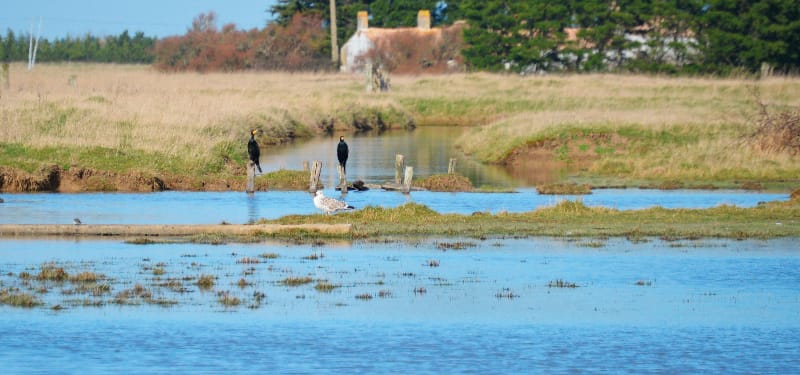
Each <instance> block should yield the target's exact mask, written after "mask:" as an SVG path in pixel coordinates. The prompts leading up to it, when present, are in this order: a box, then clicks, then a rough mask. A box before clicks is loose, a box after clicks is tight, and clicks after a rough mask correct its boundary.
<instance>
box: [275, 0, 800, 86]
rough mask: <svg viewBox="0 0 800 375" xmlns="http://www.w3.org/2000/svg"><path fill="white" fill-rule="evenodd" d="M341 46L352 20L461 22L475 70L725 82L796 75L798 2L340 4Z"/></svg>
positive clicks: (303, 0) (308, 3)
mask: <svg viewBox="0 0 800 375" xmlns="http://www.w3.org/2000/svg"><path fill="white" fill-rule="evenodd" d="M336 4H337V14H338V15H339V18H338V20H337V29H338V31H339V32H338V33H337V34H338V36H337V37H338V39H339V40H340V41H343V40H346V39H345V38H346V37H347V36H349V35H352V33H353V31H354V30H355V22H356V19H355V14H356V12H357V11H358V10H368V11H369V12H370V21H369V22H370V26H375V27H396V26H413V25H414V23H415V21H414V20H415V17H416V12H417V11H418V10H419V9H430V10H431V12H432V16H433V19H432V21H433V24H434V25H437V26H442V25H446V24H451V23H453V22H455V21H457V20H466V21H467V23H468V27H467V28H465V29H464V35H463V40H464V44H465V45H464V48H463V50H462V54H463V57H464V60H465V62H466V64H467V65H468V67H469V68H470V69H471V70H489V71H499V70H506V69H508V70H513V71H518V72H527V73H532V72H537V71H575V72H583V71H632V72H660V73H713V74H728V73H730V72H731V71H733V70H741V71H745V72H757V71H759V70H760V69H762V66H765V65H763V64H767V65H768V66H769V67H770V68H771V69H774V70H775V71H777V72H786V73H788V72H792V73H796V72H797V71H798V69H800V48H798V47H797V46H798V45H800V1H797V0H441V1H440V0H338V1H337V2H336ZM328 9H329V1H328V0H278V3H277V4H276V5H275V6H273V7H272V9H271V11H272V12H273V14H275V15H276V21H277V22H287V20H289V19H290V16H291V15H293V14H296V13H303V14H317V15H320V16H323V17H324V16H325V15H327V14H328Z"/></svg>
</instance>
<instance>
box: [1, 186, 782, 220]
mask: <svg viewBox="0 0 800 375" xmlns="http://www.w3.org/2000/svg"><path fill="white" fill-rule="evenodd" d="M325 195H327V196H333V197H337V198H343V199H345V200H346V201H347V202H348V203H350V204H351V205H353V206H355V207H356V208H364V207H366V206H369V205H372V206H381V207H397V206H400V205H403V204H405V203H407V202H415V203H419V204H423V205H425V206H428V207H429V208H431V209H433V210H435V211H437V212H441V213H460V214H471V213H473V212H477V211H489V212H492V213H498V212H500V211H507V212H525V211H531V210H534V209H536V208H539V207H543V206H548V205H554V204H556V203H557V202H559V201H561V200H564V199H570V200H577V199H580V200H581V201H583V202H584V203H585V204H587V205H589V206H604V207H611V208H616V209H620V210H629V209H640V208H647V207H652V206H661V207H665V208H708V207H714V206H718V205H722V204H727V205H736V206H738V207H753V206H755V205H757V204H758V203H759V202H766V201H776V200H786V199H788V198H789V195H788V194H785V193H760V192H744V191H724V190H713V191H700V190H667V191H665V190H643V189H599V190H595V191H594V192H593V193H592V194H590V195H585V196H580V197H578V196H553V195H540V194H538V193H537V192H536V190H535V189H519V190H518V191H517V192H515V193H441V192H427V191H419V192H412V193H411V194H408V195H404V194H401V193H395V192H385V191H382V190H370V191H365V192H357V191H354V192H350V193H348V194H347V195H346V196H345V197H342V196H341V194H340V193H338V192H336V191H333V190H332V189H329V190H326V191H325ZM3 199H4V200H5V203H3V204H2V205H0V224H70V223H72V219H73V218H74V217H78V218H80V219H81V221H83V222H84V223H87V224H218V223H220V222H222V221H225V222H228V223H233V224H242V223H247V222H251V221H254V220H258V219H261V218H269V219H275V218H278V217H281V216H285V215H291V214H300V215H305V214H313V213H319V212H320V211H319V210H317V209H316V208H315V207H314V204H313V201H312V199H311V195H309V194H308V193H306V192H302V191H288V192H287V191H270V192H257V193H255V194H254V195H247V194H245V193H243V192H160V193H82V194H43V193H38V194H4V195H3Z"/></svg>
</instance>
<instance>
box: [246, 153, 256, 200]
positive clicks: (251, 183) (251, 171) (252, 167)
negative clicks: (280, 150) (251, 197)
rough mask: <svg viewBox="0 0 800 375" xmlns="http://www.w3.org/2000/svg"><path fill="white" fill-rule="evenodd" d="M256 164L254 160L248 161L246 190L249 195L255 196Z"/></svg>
mask: <svg viewBox="0 0 800 375" xmlns="http://www.w3.org/2000/svg"><path fill="white" fill-rule="evenodd" d="M255 178H256V163H253V161H252V160H248V161H247V184H246V185H245V188H244V190H245V191H246V192H247V193H248V194H253V192H254V191H256V181H255Z"/></svg>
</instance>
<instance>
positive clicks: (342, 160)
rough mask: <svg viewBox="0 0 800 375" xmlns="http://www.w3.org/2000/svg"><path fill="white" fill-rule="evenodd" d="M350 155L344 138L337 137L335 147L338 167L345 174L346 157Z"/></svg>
mask: <svg viewBox="0 0 800 375" xmlns="http://www.w3.org/2000/svg"><path fill="white" fill-rule="evenodd" d="M349 154H350V149H349V148H348V147H347V143H345V142H344V137H343V136H342V137H339V145H338V146H337V147H336V156H337V157H338V158H339V165H341V166H342V170H343V171H344V172H345V173H347V156H348V155H349Z"/></svg>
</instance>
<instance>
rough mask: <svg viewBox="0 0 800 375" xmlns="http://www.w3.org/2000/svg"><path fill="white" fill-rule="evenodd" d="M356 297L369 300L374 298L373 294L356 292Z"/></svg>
mask: <svg viewBox="0 0 800 375" xmlns="http://www.w3.org/2000/svg"><path fill="white" fill-rule="evenodd" d="M356 299H360V300H364V301H368V300H371V299H372V294H370V293H361V294H356Z"/></svg>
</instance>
